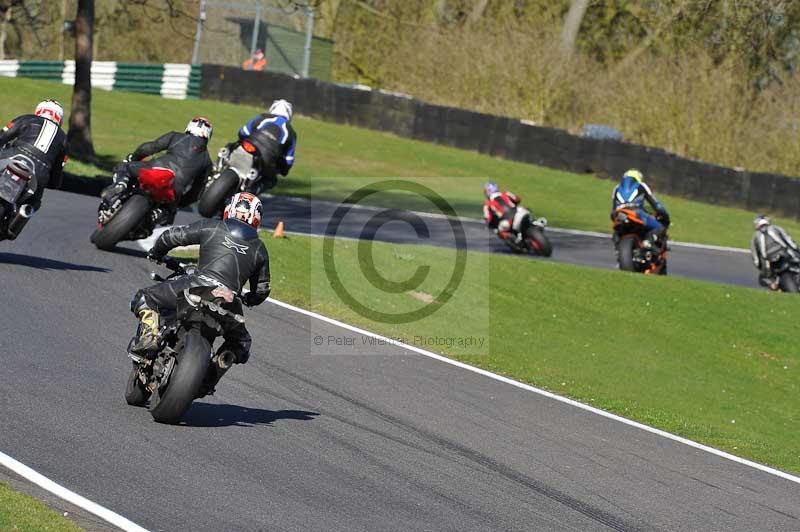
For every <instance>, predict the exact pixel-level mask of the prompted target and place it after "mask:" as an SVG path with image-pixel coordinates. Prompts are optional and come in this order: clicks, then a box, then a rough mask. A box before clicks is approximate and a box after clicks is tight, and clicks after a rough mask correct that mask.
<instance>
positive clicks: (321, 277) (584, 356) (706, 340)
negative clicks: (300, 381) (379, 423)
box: [251, 237, 800, 472]
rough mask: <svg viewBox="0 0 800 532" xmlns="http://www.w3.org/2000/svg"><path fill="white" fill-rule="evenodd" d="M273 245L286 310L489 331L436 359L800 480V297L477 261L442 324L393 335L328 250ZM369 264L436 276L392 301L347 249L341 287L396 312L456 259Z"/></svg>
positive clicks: (450, 255) (400, 254)
mask: <svg viewBox="0 0 800 532" xmlns="http://www.w3.org/2000/svg"><path fill="white" fill-rule="evenodd" d="M267 244H268V247H269V250H270V256H271V262H272V270H273V275H274V277H273V279H274V283H273V295H274V296H275V297H276V298H278V299H280V300H283V301H287V302H290V303H293V304H296V305H299V306H301V307H303V308H308V309H312V310H315V311H318V312H321V313H323V314H326V315H329V316H333V317H336V318H339V319H342V320H344V321H346V322H348V323H353V324H357V325H360V326H363V327H365V328H367V329H369V330H373V331H376V332H380V333H383V334H386V335H389V336H393V337H398V336H399V337H406V338H411V337H413V336H414V335H429V334H434V335H443V336H448V337H466V336H481V335H484V334H486V335H488V341H489V343H488V347H485V348H476V347H462V346H459V345H453V346H450V347H444V348H436V347H433V348H432V350H434V351H438V352H442V353H444V354H446V355H448V356H451V357H453V358H456V359H458V360H462V361H465V362H468V363H470V364H474V365H476V366H479V367H482V368H486V369H489V370H491V371H495V372H498V373H501V374H503V375H508V376H511V377H513V378H516V379H519V380H521V381H523V382H527V383H531V384H534V385H536V386H540V387H543V388H546V389H548V390H552V391H555V392H557V393H559V394H563V395H567V396H569V397H573V398H576V399H578V400H581V401H584V402H586V403H589V404H592V405H595V406H597V407H600V408H603V409H605V410H609V411H612V412H615V413H618V414H621V415H623V416H625V417H628V418H632V419H636V420H638V421H641V422H644V423H647V424H649V425H653V426H656V427H659V428H662V429H664V430H668V431H670V432H673V433H676V434H679V435H681V436H684V437H687V438H691V439H693V440H697V441H700V442H703V443H705V444H708V445H711V446H714V447H717V448H720V449H724V450H726V451H729V452H731V453H733V454H736V455H739V456H744V457H747V458H750V459H754V460H757V461H759V462H764V463H768V464H770V465H773V466H776V467H779V468H782V469H785V470H788V471H794V472H800V442H798V440H797V438H796V434H797V432H798V429H799V428H800V427H799V426H798V423H799V422H800V419H798V414H797V413H798V412H800V394H798V391H800V390H799V388H800V386H798V372H800V355H798V352H797V348H796V346H797V339H796V334H795V332H794V331H795V322H796V312H797V306H798V304H800V302H799V301H798V299H797V298H796V297H791V296H784V295H782V294H773V293H768V292H766V291H758V290H751V289H743V288H735V287H729V286H721V285H718V284H711V283H703V282H697V281H689V280H685V279H675V278H669V277H667V278H661V277H644V276H640V275H633V274H624V273H621V272H616V271H605V270H597V269H591V268H583V267H577V266H565V265H557V264H552V263H547V262H539V261H525V260H519V259H517V258H514V257H510V256H501V255H485V254H479V253H476V254H469V255H468V261H467V264H468V265H467V268H466V273H465V275H464V279H463V281H462V282H461V284H460V285H459V287H458V289H457V290H455V295H454V296H453V298H452V299H451V300H450V301H449V302H447V303H446V304H444V305H442V306H441V308H440V310H439V311H438V312H436V313H435V314H434V315H433V316H430V317H428V318H424V319H422V320H420V321H415V322H412V323H407V324H387V323H382V322H380V321H375V320H374V319H370V318H367V317H364V316H362V315H360V314H358V313H356V312H354V311H353V310H351V308H349V307H348V306H347V305H346V304H344V303H343V302H342V300H341V298H340V297H339V296H338V295H337V294H336V293H334V291H333V290H332V289H331V287H330V286H331V283H330V282H329V280H328V278H327V276H326V275H325V267H324V265H323V263H322V259H321V257H322V256H323V253H322V249H321V246H322V241H321V240H320V239H315V238H306V237H291V238H289V239H285V240H284V239H280V240H279V239H269V240H268V242H267ZM372 255H373V256H374V261H375V265H376V269H377V270H378V272H380V273H381V274H382V275H383V276H385V277H387V278H388V279H390V280H395V281H400V280H404V279H407V278H409V277H411V275H412V274H413V273H414V272H415V270H416V269H417V268H418V267H420V266H425V265H432V270H431V274H430V276H429V279H428V280H426V281H425V282H424V283H423V284H422V285H421V286H420V287H419V288H417V289H415V290H413V291H409V292H406V293H400V294H388V293H387V292H386V291H382V290H378V289H376V288H374V287H373V286H372V284H371V283H369V282H365V281H364V278H363V274H362V273H361V271H360V269H359V266H358V264H359V263H358V260H359V259H358V247H357V243H355V242H352V241H350V242H345V241H339V242H337V244H336V247H335V251H334V254H333V256H334V259H335V264H336V270H337V272H339V275H340V278H341V280H342V283H343V285H344V286H345V287H346V288H347V290H348V291H349V292H350V293H352V294H353V295H354V297H355V298H356V299H357V300H359V301H363V302H368V303H369V304H374V305H380V306H381V308H382V309H384V310H390V311H400V310H403V309H410V308H418V307H419V306H421V305H423V304H424V303H423V302H424V301H426V300H429V299H426V298H425V297H424V295H425V294H433V295H435V294H437V293H439V292H440V291H441V289H442V287H443V286H444V284H445V283H446V279H447V277H448V276H449V273H450V271H451V269H452V264H453V262H454V260H455V258H454V257H455V252H454V251H452V250H447V249H440V248H431V247H426V246H409V245H390V244H383V243H375V244H374V247H373V249H372ZM484 309H485V312H484ZM756 317H760V318H758V319H756ZM251 326H253V325H251ZM508 331H515V332H514V334H508ZM309 346H310V349H313V346H311V338H310V337H309ZM427 347H429V348H430V346H427Z"/></svg>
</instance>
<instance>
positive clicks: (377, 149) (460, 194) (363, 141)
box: [0, 78, 800, 247]
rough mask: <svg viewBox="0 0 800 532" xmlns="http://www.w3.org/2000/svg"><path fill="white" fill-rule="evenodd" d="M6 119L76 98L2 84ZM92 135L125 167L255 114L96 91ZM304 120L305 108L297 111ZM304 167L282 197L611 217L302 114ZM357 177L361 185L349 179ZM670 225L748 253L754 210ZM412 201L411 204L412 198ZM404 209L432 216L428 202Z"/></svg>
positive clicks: (524, 168)
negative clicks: (384, 185)
mask: <svg viewBox="0 0 800 532" xmlns="http://www.w3.org/2000/svg"><path fill="white" fill-rule="evenodd" d="M0 91H2V93H3V95H4V97H3V99H2V101H0V116H2V117H3V118H6V117H7V118H8V119H10V118H12V117H14V116H16V115H18V114H22V113H26V112H30V110H31V109H33V107H34V106H35V104H36V102H38V101H39V100H40V99H42V98H46V97H56V98H58V99H59V100H61V101H62V102H64V103H65V104H66V103H68V102H69V101H70V94H71V87H69V86H66V85H61V84H57V83H52V82H45V81H36V80H28V79H22V78H7V79H0ZM92 101H93V114H92V123H93V137H94V142H95V147H96V149H97V151H98V153H99V154H101V155H104V156H108V159H109V160H119V159H121V158H122V157H123V156H124V155H125V154H127V153H129V152H130V151H132V150H133V149H134V148H135V147H136V146H137V145H138V144H139V143H140V142H142V141H144V140H149V139H152V138H155V137H156V136H157V135H160V134H161V133H163V132H165V131H167V130H171V129H181V128H183V127H185V124H186V122H187V121H188V120H189V118H191V117H192V116H194V115H197V114H202V115H205V116H207V117H209V118H210V119H211V120H212V121H213V123H214V131H215V133H214V137H213V139H212V142H211V151H212V154H215V153H216V150H217V149H218V148H219V147H220V146H221V145H222V144H224V143H225V142H227V141H229V140H232V139H233V138H235V135H236V131H237V130H238V128H239V126H240V125H241V124H242V123H243V122H244V121H246V120H247V119H249V118H250V117H251V116H252V115H253V114H254V113H256V112H257V111H258V109H257V108H255V107H252V106H240V105H233V104H227V103H221V102H215V101H208V100H200V101H198V100H184V101H176V100H167V99H163V98H160V97H157V96H148V95H142V94H133V93H126V92H105V91H102V90H95V91H94V92H93V100H92ZM297 111H298V113H302V112H303V110H302V109H297ZM294 123H295V127H296V129H297V131H298V135H299V147H298V152H297V157H298V159H297V164H296V167H295V169H294V170H293V171H292V174H291V177H290V178H289V179H288V180H286V181H284V182H283V183H282V184H281V185H279V186H278V188H277V189H276V193H283V194H294V195H310V196H313V197H322V198H326V197H328V198H336V199H340V198H342V197H343V194H347V193H348V192H349V191H352V190H354V189H355V188H358V187H359V186H361V185H363V184H364V183H365V182H366V181H365V178H373V179H378V178H392V177H403V178H409V179H411V178H417V179H419V180H421V182H423V183H427V184H430V185H431V186H432V187H433V188H435V189H437V190H442V189H445V190H448V194H447V199H448V200H449V201H450V203H451V204H452V205H453V206H454V207H455V209H456V211H457V212H459V213H460V214H462V215H464V216H473V217H478V216H480V206H481V202H482V192H481V188H480V184H481V182H482V181H483V180H484V179H489V178H491V179H494V180H496V181H498V182H499V183H500V185H501V186H502V187H504V188H507V189H511V190H514V191H515V192H517V193H518V194H520V195H521V196H522V197H523V199H524V201H525V203H526V204H528V206H530V207H531V208H533V209H534V211H535V212H536V213H537V215H542V216H546V217H547V218H548V219H549V220H550V222H551V224H552V225H554V226H558V227H567V228H573V229H585V230H595V231H608V230H609V221H608V211H609V208H610V196H611V190H612V188H613V183H612V182H611V181H607V180H601V179H598V178H595V177H593V176H590V175H577V174H571V173H568V172H561V171H557V170H551V169H547V168H542V167H538V166H534V165H529V164H522V163H517V162H513V161H505V160H502V159H496V158H492V157H489V156H486V155H480V154H478V153H474V152H469V151H464V150H457V149H453V148H446V147H442V146H437V145H434V144H429V143H424V142H417V141H412V140H407V139H401V138H398V137H395V136H392V135H388V134H383V133H377V132H374V131H370V130H366V129H359V128H354V127H348V126H342V125H337V124H331V123H326V122H322V121H319V120H312V119H309V118H304V117H302V116H298V117H297V118H296V119H295V121H294ZM68 170H69V171H71V172H74V173H78V174H81V175H94V174H96V173H97V172H98V170H97V169H96V168H94V167H92V166H90V165H85V164H81V163H78V162H75V161H71V162H69V163H68ZM352 178H359V179H352ZM661 199H662V201H663V202H664V203H665V204H666V205H667V206H668V208H669V210H670V213H671V215H672V219H673V227H672V230H671V235H672V237H673V238H674V239H676V240H684V241H691V242H700V243H706V244H719V245H727V246H737V247H746V246H747V245H748V244H749V240H750V236H751V227H752V226H751V222H752V218H753V213H751V212H748V211H746V210H742V209H733V208H724V207H718V206H711V205H706V204H702V203H699V202H694V201H688V200H683V199H679V198H674V197H669V196H663V197H662V198H661ZM406 200H408V198H406ZM403 205H407V206H411V207H416V208H424V209H430V208H431V207H430V205H428V204H426V203H425V202H422V203H418V202H414V201H404V203H403ZM776 220H777V221H778V222H779V223H781V224H782V225H784V226H785V227H786V228H787V229H788V230H789V231H790V232H795V233H800V223H798V222H796V221H793V220H787V219H783V218H776Z"/></svg>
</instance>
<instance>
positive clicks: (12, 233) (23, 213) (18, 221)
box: [6, 204, 34, 240]
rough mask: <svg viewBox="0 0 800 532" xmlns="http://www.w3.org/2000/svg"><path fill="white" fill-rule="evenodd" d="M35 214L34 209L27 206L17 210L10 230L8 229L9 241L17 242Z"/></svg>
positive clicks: (9, 224) (9, 226)
mask: <svg viewBox="0 0 800 532" xmlns="http://www.w3.org/2000/svg"><path fill="white" fill-rule="evenodd" d="M33 213H34V210H33V207H32V206H30V205H27V204H25V205H23V206H22V207H20V208H19V209H18V210H17V214H15V215H14V218H12V219H11V221H10V222H9V223H8V229H6V233H8V238H9V240H15V239H16V238H17V237H18V236H19V234H20V233H21V232H22V229H23V228H24V227H25V224H27V223H28V220H30V219H31V218H32V217H33Z"/></svg>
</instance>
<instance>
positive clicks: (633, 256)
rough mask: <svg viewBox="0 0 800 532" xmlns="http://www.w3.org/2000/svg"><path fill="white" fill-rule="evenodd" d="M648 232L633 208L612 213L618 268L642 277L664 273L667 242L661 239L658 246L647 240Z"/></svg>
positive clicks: (665, 269) (665, 272) (665, 271)
mask: <svg viewBox="0 0 800 532" xmlns="http://www.w3.org/2000/svg"><path fill="white" fill-rule="evenodd" d="M647 233H648V230H647V227H646V225H645V222H644V220H642V219H641V218H640V217H639V215H638V213H637V212H636V210H634V209H626V208H622V209H617V210H616V211H615V212H614V246H615V249H616V253H617V263H618V264H619V269H620V270H623V271H627V272H639V273H644V274H656V275H666V274H667V241H666V237H665V238H663V239H660V241H659V243H658V247H654V246H653V245H652V243H651V242H650V241H649V240H647V239H646V238H645V237H646V236H647Z"/></svg>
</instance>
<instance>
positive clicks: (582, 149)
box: [200, 65, 800, 218]
mask: <svg viewBox="0 0 800 532" xmlns="http://www.w3.org/2000/svg"><path fill="white" fill-rule="evenodd" d="M200 97H201V98H211V99H216V100H224V101H229V102H236V103H247V104H254V105H261V106H263V105H265V104H267V103H268V102H270V101H271V100H272V99H274V98H286V99H288V100H290V101H292V102H293V103H294V105H295V109H296V110H297V111H298V112H299V113H302V114H304V115H308V116H312V117H315V118H320V119H323V120H331V121H334V122H340V123H343V124H351V125H355V126H360V127H365V128H369V129H376V130H379V131H386V132H390V133H394V134H396V135H399V136H401V137H407V138H411V139H416V140H422V141H427V142H434V143H437V144H443V145H446V146H453V147H456V148H462V149H467V150H475V151H478V152H481V153H486V154H489V155H492V156H495V157H501V158H504V159H511V160H514V161H521V162H526V163H533V164H538V165H541V166H547V167H550V168H557V169H560V170H568V171H571V172H577V173H586V172H591V173H595V174H597V175H599V176H601V177H611V178H617V179H618V178H619V177H620V176H621V175H622V173H623V172H624V171H625V170H627V169H628V168H638V169H640V170H642V171H643V172H644V173H645V174H646V175H647V176H648V178H649V180H650V182H651V183H652V184H653V186H654V187H655V188H656V189H657V191H658V192H661V193H666V194H674V195H676V196H682V197H685V198H689V199H693V200H697V201H701V202H704V203H711V204H716V205H726V206H737V207H744V208H747V209H750V210H765V211H770V212H774V213H779V214H783V215H786V216H791V217H794V218H798V217H800V179H794V178H791V177H787V176H783V175H777V174H769V173H761V172H748V171H746V170H742V169H734V168H726V167H723V166H718V165H714V164H708V163H704V162H701V161H696V160H692V159H687V158H684V157H679V156H677V155H675V154H673V153H669V152H667V151H665V150H662V149H660V148H651V147H648V146H641V145H638V144H631V143H627V142H621V141H618V140H613V139H594V138H586V137H581V136H577V135H572V134H570V133H568V132H567V131H564V130H561V129H555V128H548V127H542V126H537V125H535V124H533V123H530V122H527V121H522V120H518V119H515V118H507V117H502V116H492V115H487V114H483V113H477V112H473V111H467V110H465V109H457V108H453V107H445V106H442V105H433V104H429V103H425V102H421V101H419V100H415V99H413V98H411V97H409V96H407V95H403V94H396V93H391V92H386V91H382V90H371V89H370V88H369V87H364V86H357V87H352V86H342V85H337V84H334V83H328V82H324V81H319V80H315V79H302V78H296V77H292V76H287V75H283V74H279V73H275V72H268V71H267V72H248V71H243V70H241V69H238V68H232V67H225V66H220V65H203V66H202V75H201V89H200ZM496 177H497V178H498V179H501V178H502V176H496Z"/></svg>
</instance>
